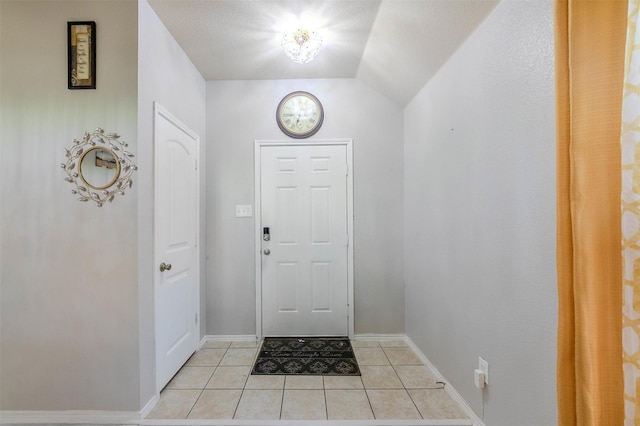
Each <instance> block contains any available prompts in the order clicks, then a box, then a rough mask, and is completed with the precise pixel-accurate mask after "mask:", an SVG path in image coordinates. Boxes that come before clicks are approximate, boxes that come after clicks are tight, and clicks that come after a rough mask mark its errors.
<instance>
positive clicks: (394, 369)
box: [382, 348, 425, 420]
mask: <svg viewBox="0 0 640 426" xmlns="http://www.w3.org/2000/svg"><path fill="white" fill-rule="evenodd" d="M411 351H412V352H413V349H412V350H411ZM382 352H384V356H386V357H387V360H389V364H391V368H393V372H394V373H396V376H398V380H400V383H402V389H404V391H405V392H406V394H407V396H408V397H409V399H410V400H411V403H412V404H413V406H414V407H415V409H416V411H417V412H418V414H419V415H420V418H422V419H423V420H424V418H425V417H424V415H423V414H422V411H420V409H419V408H418V406H417V405H416V402H415V401H414V400H413V397H412V396H411V393H410V392H409V390H408V389H407V386H406V385H405V383H404V381H403V380H402V377H400V375H399V374H398V370H396V367H399V365H398V366H396V365H394V364H393V363H392V362H391V360H390V359H389V356H388V355H387V353H386V352H385V350H384V348H382Z"/></svg>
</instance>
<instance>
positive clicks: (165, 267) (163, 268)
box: [160, 262, 171, 272]
mask: <svg viewBox="0 0 640 426" xmlns="http://www.w3.org/2000/svg"><path fill="white" fill-rule="evenodd" d="M170 270H171V264H170V263H164V262H162V263H161V264H160V272H164V271H170Z"/></svg>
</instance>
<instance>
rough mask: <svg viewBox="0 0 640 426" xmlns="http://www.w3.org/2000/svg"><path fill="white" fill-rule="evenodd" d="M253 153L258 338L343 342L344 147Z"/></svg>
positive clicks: (299, 147)
mask: <svg viewBox="0 0 640 426" xmlns="http://www.w3.org/2000/svg"><path fill="white" fill-rule="evenodd" d="M259 155H260V175H261V176H260V207H261V211H260V212H259V214H260V217H259V220H260V228H259V229H260V232H261V233H263V234H264V238H261V239H260V242H261V247H260V249H261V269H262V271H261V284H262V285H261V296H262V309H261V312H262V334H263V335H264V336H347V335H348V334H349V306H348V303H349V297H348V255H347V254H348V246H349V237H348V220H347V205H348V200H347V175H348V166H347V146H346V145H288V146H262V147H261V148H260V154H259ZM266 228H268V237H267V236H266V235H267V229H266Z"/></svg>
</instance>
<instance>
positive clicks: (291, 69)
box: [149, 0, 499, 106]
mask: <svg viewBox="0 0 640 426" xmlns="http://www.w3.org/2000/svg"><path fill="white" fill-rule="evenodd" d="M497 3H499V0H149V4H150V5H151V7H152V8H153V9H154V10H155V12H156V14H157V15H158V16H159V17H160V19H161V20H162V21H163V23H164V24H165V26H166V27H167V28H168V30H169V31H170V32H171V34H172V35H173V37H174V38H175V39H176V40H177V42H178V43H179V44H180V46H181V47H182V49H183V50H184V51H185V52H186V54H187V55H188V56H189V57H190V58H191V60H192V61H193V63H194V65H195V66H196V67H197V68H198V70H199V71H200V73H201V74H202V75H203V77H204V78H205V80H275V79H294V78H300V79H310V78H357V79H359V80H361V81H363V82H364V83H366V84H368V85H369V86H371V87H372V88H374V89H375V90H377V91H379V92H381V93H382V94H384V95H386V96H388V97H389V98H391V99H393V100H394V101H395V102H397V103H398V104H400V105H402V106H404V105H406V104H407V103H408V102H409V101H410V100H411V99H412V98H413V96H414V95H415V94H416V93H417V92H418V91H419V90H420V89H421V88H422V87H423V86H424V85H425V84H426V83H427V82H428V81H429V79H430V78H431V77H432V76H433V75H434V74H435V73H436V72H437V70H438V69H439V68H440V66H441V65H442V64H443V63H444V62H446V60H447V59H448V58H449V57H450V56H451V55H452V54H453V52H455V50H456V49H457V48H458V47H459V46H460V44H461V43H463V42H464V40H465V39H466V38H467V37H468V36H469V34H471V33H472V32H473V31H474V30H475V28H476V27H477V26H478V25H479V24H480V23H481V22H482V21H483V20H484V19H485V18H486V17H487V15H488V14H489V13H490V12H491V11H492V10H493V8H494V7H495V6H496V5H497ZM298 19H302V20H303V21H305V20H310V21H312V24H315V25H317V28H318V29H319V30H321V31H322V34H323V37H324V43H323V46H322V49H321V51H320V53H319V54H318V56H317V57H316V58H315V59H314V60H313V61H311V62H309V63H306V64H297V63H294V62H293V61H291V60H290V59H289V58H287V57H286V56H285V54H284V52H283V51H282V48H281V46H280V41H281V38H282V31H283V30H284V29H285V28H286V26H287V25H290V24H291V22H292V21H295V20H298Z"/></svg>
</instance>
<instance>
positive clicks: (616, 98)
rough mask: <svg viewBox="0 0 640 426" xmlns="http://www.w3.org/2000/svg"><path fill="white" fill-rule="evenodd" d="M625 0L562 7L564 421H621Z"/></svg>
mask: <svg viewBox="0 0 640 426" xmlns="http://www.w3.org/2000/svg"><path fill="white" fill-rule="evenodd" d="M626 26H627V1H626V0H608V1H607V0H601V1H598V0H568V1H566V0H565V1H561V0H557V1H556V3H555V48H556V52H555V55H556V97H557V99H556V102H557V105H556V107H557V109H556V115H557V119H556V129H557V130H556V131H557V268H558V355H557V356H558V365H557V379H558V382H557V386H558V388H557V392H558V417H559V419H558V424H559V425H561V426H569V425H572V426H573V425H579V426H591V425H622V424H623V422H624V409H623V401H624V398H623V378H622V337H621V336H622V315H621V307H622V259H621V245H620V241H621V232H620V221H621V214H620V192H621V183H620V180H621V179H620V175H621V165H620V126H621V105H622V87H623V78H624V58H625V37H626Z"/></svg>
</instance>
